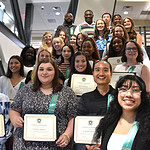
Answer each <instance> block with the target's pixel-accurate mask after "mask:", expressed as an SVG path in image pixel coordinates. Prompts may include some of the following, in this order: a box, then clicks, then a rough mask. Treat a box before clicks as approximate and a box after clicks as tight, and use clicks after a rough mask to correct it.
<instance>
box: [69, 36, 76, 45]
mask: <svg viewBox="0 0 150 150" xmlns="http://www.w3.org/2000/svg"><path fill="white" fill-rule="evenodd" d="M74 44H76V37H75V36H71V38H70V45H74Z"/></svg>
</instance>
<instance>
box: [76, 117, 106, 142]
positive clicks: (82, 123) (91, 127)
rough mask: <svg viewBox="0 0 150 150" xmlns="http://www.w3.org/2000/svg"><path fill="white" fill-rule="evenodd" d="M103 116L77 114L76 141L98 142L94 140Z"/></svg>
mask: <svg viewBox="0 0 150 150" xmlns="http://www.w3.org/2000/svg"><path fill="white" fill-rule="evenodd" d="M102 118H103V117H102V116H77V117H76V118H75V122H74V142H75V143H80V144H81V143H82V144H96V143H95V142H93V135H94V133H95V128H96V127H97V125H98V124H99V121H100V119H102Z"/></svg>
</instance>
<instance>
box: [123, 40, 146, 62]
mask: <svg viewBox="0 0 150 150" xmlns="http://www.w3.org/2000/svg"><path fill="white" fill-rule="evenodd" d="M129 42H132V43H134V44H135V46H136V47H137V50H138V56H137V58H136V60H137V62H141V63H142V62H143V51H142V49H141V47H140V45H139V44H138V43H137V42H136V41H133V40H130V41H126V42H125V44H124V47H123V50H122V58H121V60H122V62H127V57H126V54H125V53H126V46H127V44H128V43H129Z"/></svg>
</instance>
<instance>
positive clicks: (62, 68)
mask: <svg viewBox="0 0 150 150" xmlns="http://www.w3.org/2000/svg"><path fill="white" fill-rule="evenodd" d="M59 70H60V71H61V72H62V73H63V75H64V77H65V78H66V79H67V78H68V77H69V74H70V64H69V63H62V64H61V65H60V66H59Z"/></svg>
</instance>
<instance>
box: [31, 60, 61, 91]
mask: <svg viewBox="0 0 150 150" xmlns="http://www.w3.org/2000/svg"><path fill="white" fill-rule="evenodd" d="M42 63H50V64H52V66H53V67H54V70H55V75H54V79H53V81H52V87H53V93H56V92H58V91H60V90H61V89H62V85H61V84H60V83H59V81H58V68H57V65H56V62H55V60H54V59H52V58H45V59H43V60H42V61H41V62H39V64H38V66H37V68H36V70H35V77H34V79H33V91H37V90H38V89H39V88H40V87H41V85H42V83H41V82H40V80H39V78H38V70H39V66H40V65H41V64H42Z"/></svg>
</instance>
